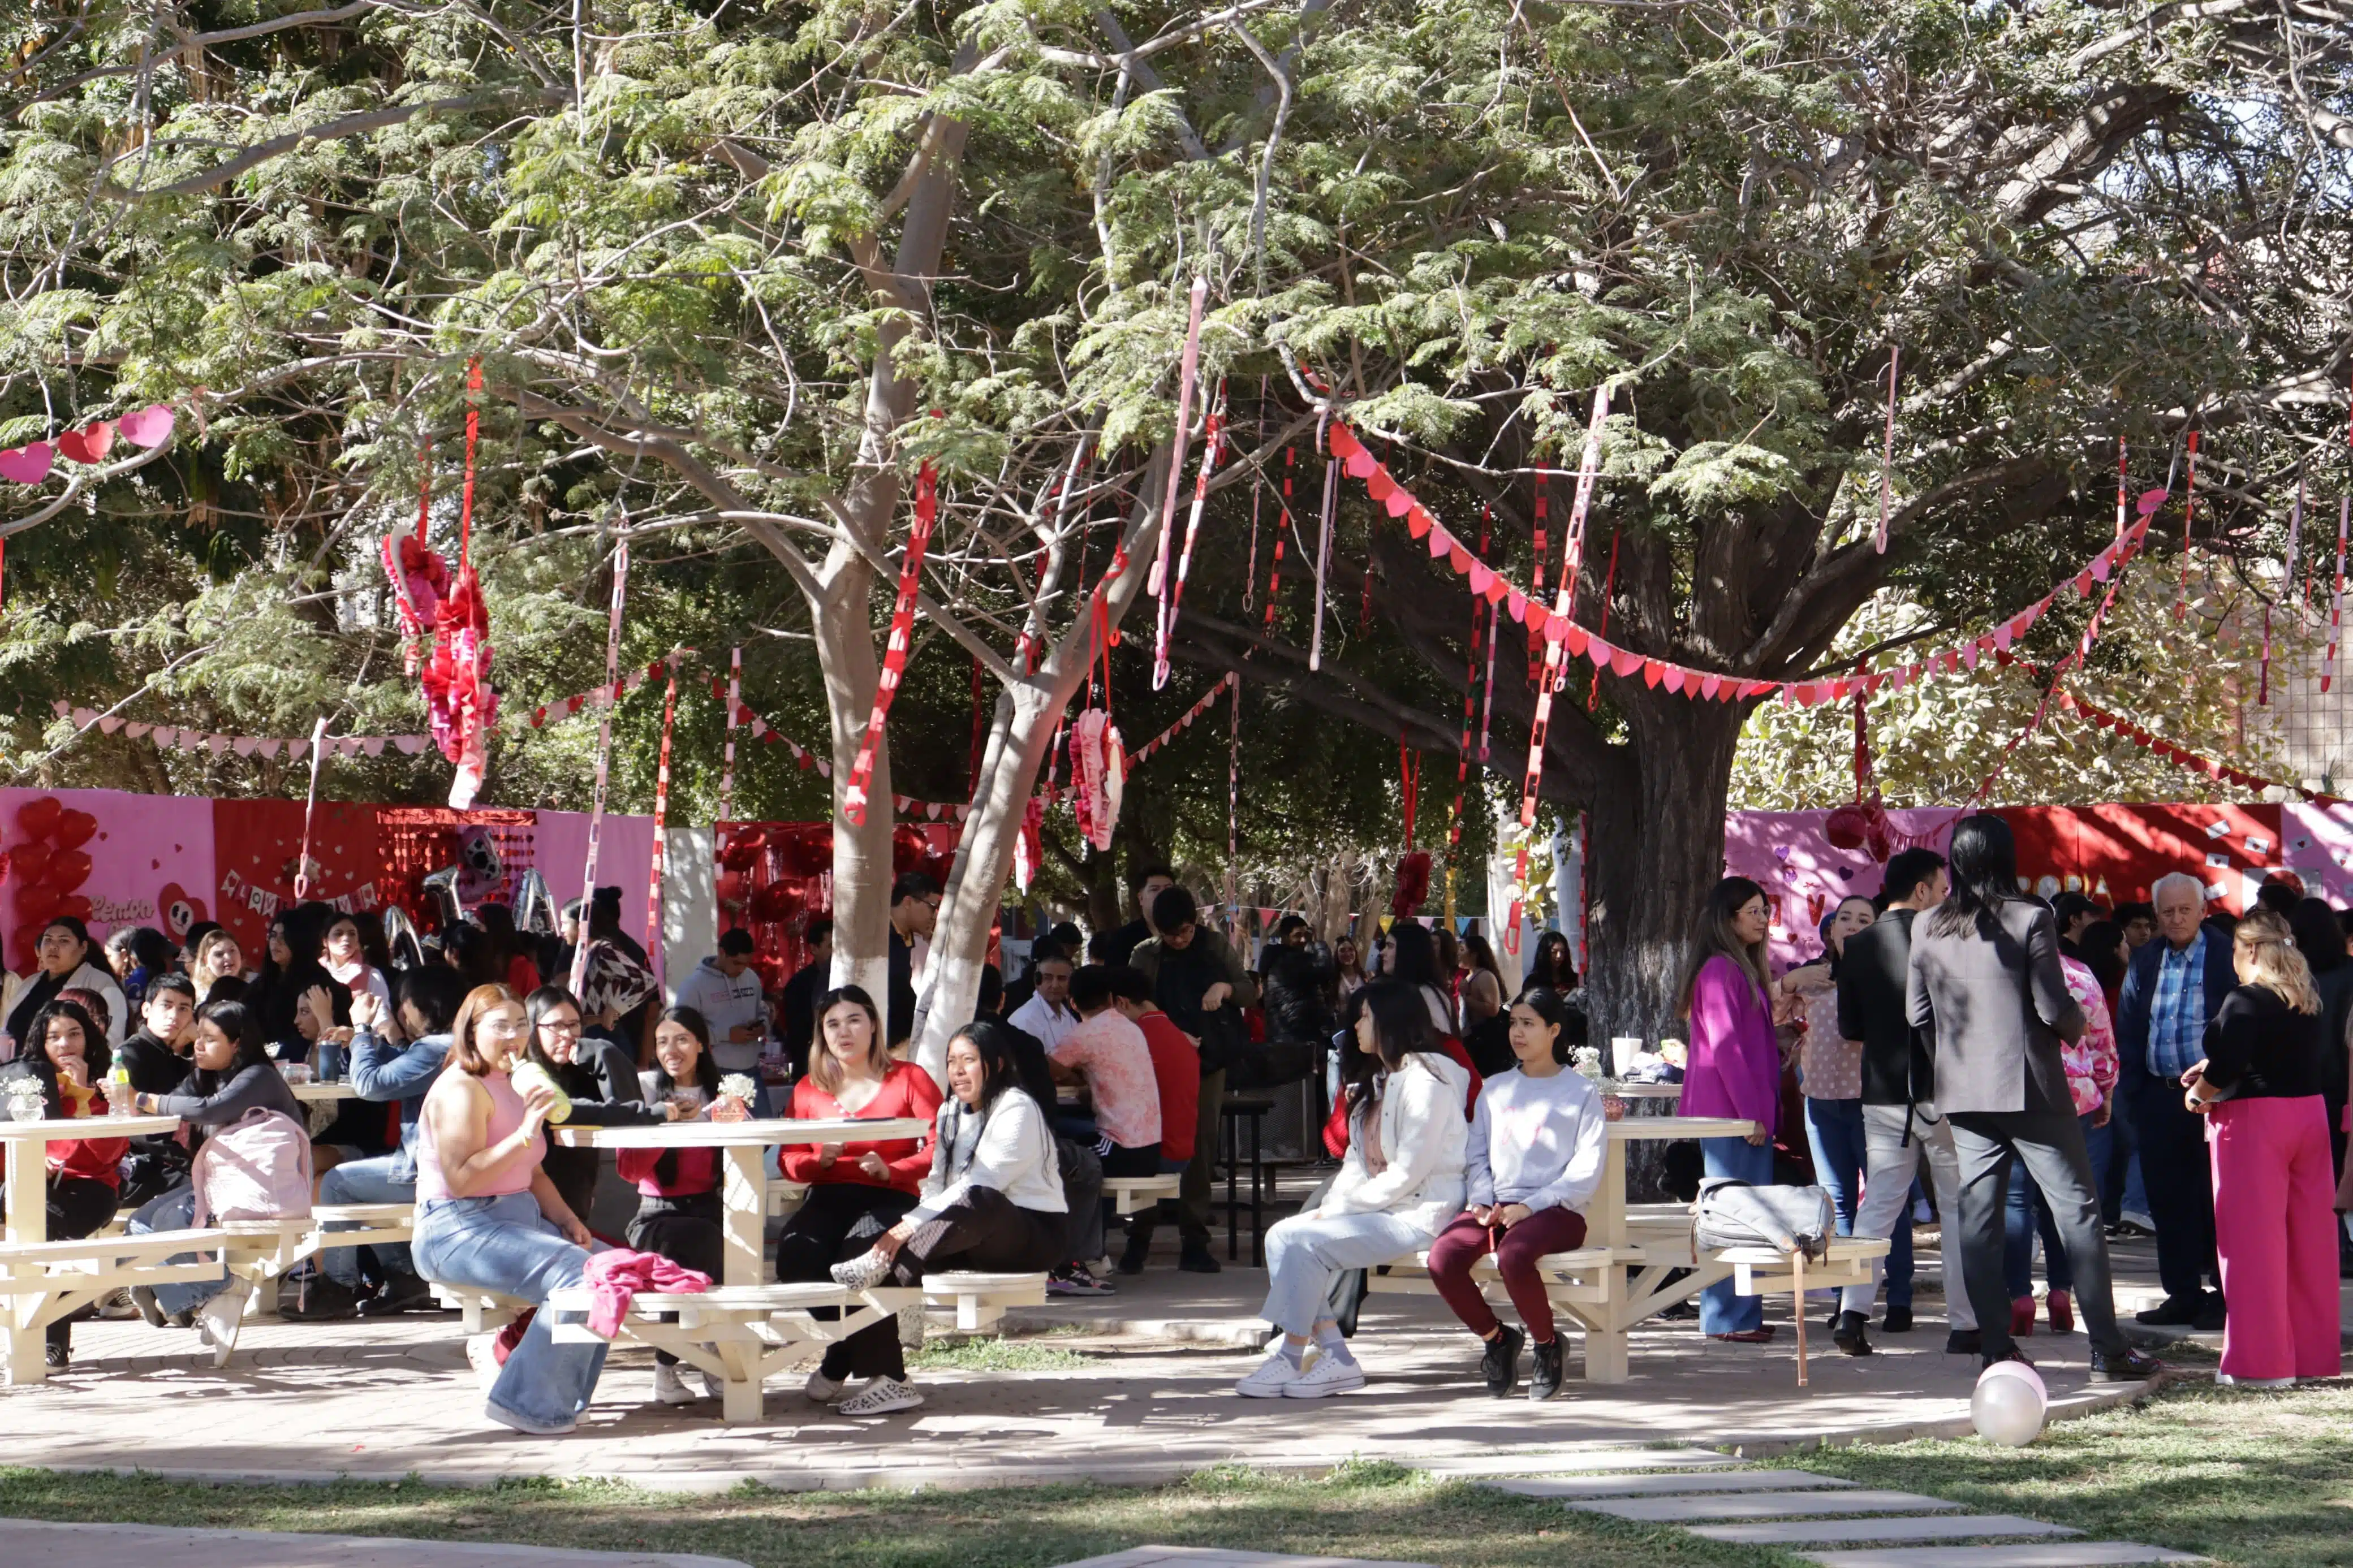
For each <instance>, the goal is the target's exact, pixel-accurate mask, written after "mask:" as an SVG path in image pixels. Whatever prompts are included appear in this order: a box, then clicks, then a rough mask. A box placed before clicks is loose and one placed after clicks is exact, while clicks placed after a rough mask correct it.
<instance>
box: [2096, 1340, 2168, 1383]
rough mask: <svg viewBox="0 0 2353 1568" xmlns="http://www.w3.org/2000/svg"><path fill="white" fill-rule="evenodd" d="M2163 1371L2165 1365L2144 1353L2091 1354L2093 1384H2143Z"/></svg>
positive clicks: (2134, 1351)
mask: <svg viewBox="0 0 2353 1568" xmlns="http://www.w3.org/2000/svg"><path fill="white" fill-rule="evenodd" d="M2164 1370H2165V1363H2163V1362H2161V1361H2159V1360H2158V1359H2157V1358H2156V1357H2155V1356H2153V1355H2150V1354H2148V1353H2147V1352H2145V1351H2137V1350H2134V1349H2132V1348H2131V1347H2130V1346H2126V1348H2125V1349H2124V1350H2122V1351H2116V1352H2102V1351H2094V1352H2092V1381H2093V1382H2094V1383H2144V1382H2147V1380H2148V1379H2150V1378H2152V1377H2155V1376H2156V1375H2157V1374H2158V1373H2161V1372H2163V1371H2164Z"/></svg>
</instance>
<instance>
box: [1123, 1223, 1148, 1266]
mask: <svg viewBox="0 0 2353 1568" xmlns="http://www.w3.org/2000/svg"><path fill="white" fill-rule="evenodd" d="M1151 1256H1152V1238H1151V1237H1148V1236H1138V1235H1136V1234H1135V1233H1134V1232H1133V1231H1131V1232H1129V1233H1128V1237H1127V1245H1126V1246H1125V1247H1122V1248H1121V1249H1120V1254H1119V1271H1120V1272H1121V1273H1122V1274H1141V1273H1143V1272H1144V1260H1145V1258H1149V1257H1151Z"/></svg>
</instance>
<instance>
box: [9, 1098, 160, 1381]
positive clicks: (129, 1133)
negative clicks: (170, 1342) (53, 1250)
mask: <svg viewBox="0 0 2353 1568" xmlns="http://www.w3.org/2000/svg"><path fill="white" fill-rule="evenodd" d="M179 1125H180V1119H179V1118H178V1117H176V1116H77V1117H68V1118H60V1119H58V1120H54V1121H49V1120H44V1121H5V1120H0V1143H5V1144H6V1146H7V1150H8V1212H7V1228H6V1230H5V1233H0V1234H5V1240H6V1242H7V1244H8V1245H10V1246H12V1247H38V1246H40V1245H42V1244H43V1243H45V1242H47V1240H48V1239H49V1195H48V1183H49V1161H48V1153H49V1145H50V1144H52V1143H67V1142H79V1140H81V1139H84V1138H138V1137H143V1136H145V1135H146V1134H148V1133H151V1132H169V1131H173V1130H174V1129H175V1128H177V1127H178V1126H179ZM15 1272H16V1268H15V1266H14V1265H13V1264H9V1263H7V1262H5V1260H0V1274H14V1273H15ZM28 1272H29V1271H28ZM40 1306H41V1302H40V1300H39V1298H37V1297H35V1296H30V1295H22V1296H20V1295H17V1294H15V1293H13V1292H12V1293H10V1294H9V1295H7V1296H5V1297H0V1321H5V1329H6V1334H7V1342H8V1371H7V1381H8V1382H10V1383H12V1384H26V1383H39V1382H41V1381H42V1380H43V1379H45V1378H46V1377H47V1376H48V1369H47V1366H46V1365H45V1364H44V1363H43V1361H42V1357H41V1322H42V1321H43V1320H42V1319H40V1318H39V1317H38V1316H37V1312H38V1310H39V1309H40Z"/></svg>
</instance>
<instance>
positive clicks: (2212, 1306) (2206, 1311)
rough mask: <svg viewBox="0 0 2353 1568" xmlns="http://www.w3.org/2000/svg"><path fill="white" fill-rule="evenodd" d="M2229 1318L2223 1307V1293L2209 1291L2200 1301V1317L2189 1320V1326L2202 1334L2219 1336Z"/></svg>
mask: <svg viewBox="0 0 2353 1568" xmlns="http://www.w3.org/2000/svg"><path fill="white" fill-rule="evenodd" d="M2228 1316H2229V1314H2228V1313H2227V1312H2226V1311H2225V1310H2224V1307H2223V1302H2222V1296H2221V1292H2220V1291H2218V1290H2209V1291H2208V1292H2206V1294H2205V1295H2204V1297H2202V1298H2201V1299H2200V1300H2199V1303H2198V1315H2197V1316H2196V1317H2194V1318H2192V1319H2190V1320H2189V1326H2190V1327H2191V1328H2193V1329H2195V1330H2197V1331H2199V1332H2200V1333H2201V1334H2219V1333H2221V1331H2222V1325H2223V1323H2224V1322H2225V1321H2227V1319H2228Z"/></svg>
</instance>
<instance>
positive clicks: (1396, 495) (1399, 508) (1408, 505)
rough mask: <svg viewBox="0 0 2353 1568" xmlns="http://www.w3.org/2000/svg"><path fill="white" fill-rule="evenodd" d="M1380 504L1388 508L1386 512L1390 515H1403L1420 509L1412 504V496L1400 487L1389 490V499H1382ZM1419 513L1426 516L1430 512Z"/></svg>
mask: <svg viewBox="0 0 2353 1568" xmlns="http://www.w3.org/2000/svg"><path fill="white" fill-rule="evenodd" d="M1381 504H1382V505H1383V506H1385V507H1387V508H1388V514H1389V515H1390V516H1391V517H1403V516H1404V515H1405V514H1406V513H1408V512H1409V511H1421V509H1420V508H1419V507H1418V506H1416V505H1414V504H1413V497H1411V496H1409V495H1408V494H1407V493H1406V492H1405V491H1404V490H1402V489H1395V490H1391V491H1390V492H1389V499H1388V500H1385V501H1383V502H1382V503H1381ZM1421 515H1422V516H1424V517H1428V516H1429V515H1430V514H1429V513H1428V512H1422V513H1421Z"/></svg>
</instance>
